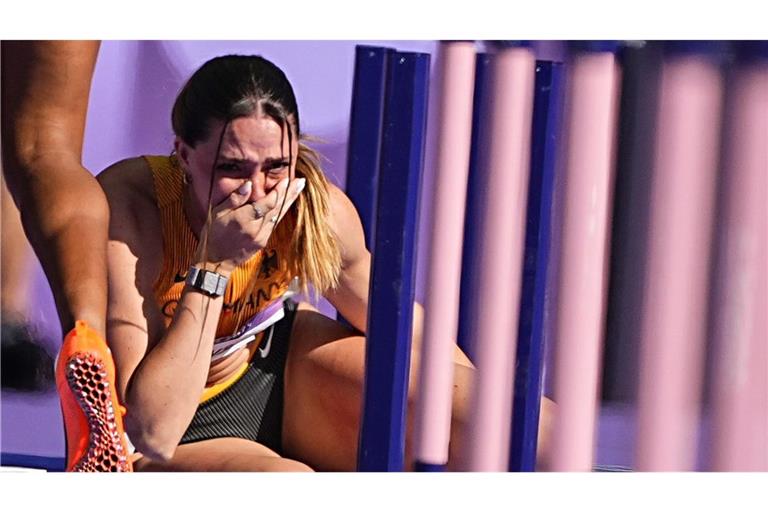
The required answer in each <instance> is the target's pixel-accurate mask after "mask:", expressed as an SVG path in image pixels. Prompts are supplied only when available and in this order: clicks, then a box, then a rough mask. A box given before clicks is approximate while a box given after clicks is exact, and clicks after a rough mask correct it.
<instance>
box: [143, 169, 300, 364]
mask: <svg viewBox="0 0 768 512" xmlns="http://www.w3.org/2000/svg"><path fill="white" fill-rule="evenodd" d="M144 159H145V160H146V162H147V164H148V165H149V168H150V169H151V171H152V176H153V178H154V183H155V191H156V196H157V206H158V209H159V211H160V220H161V229H162V236H163V261H162V267H161V270H160V272H159V274H158V276H157V277H156V279H155V282H154V286H153V291H154V296H155V301H156V302H157V305H158V306H159V308H160V310H161V311H162V314H163V317H164V320H165V325H166V327H167V326H168V325H169V324H170V322H171V320H172V319H173V315H174V312H175V310H176V306H177V305H178V303H179V300H180V299H181V293H182V290H183V289H184V282H185V280H186V277H187V272H188V271H189V268H190V266H191V265H192V263H193V261H192V260H193V257H194V255H195V251H196V250H197V245H198V238H197V235H195V233H193V232H192V229H191V228H190V226H189V223H188V222H187V218H186V215H185V214H184V206H183V204H184V202H183V198H184V181H183V171H182V170H181V167H180V166H179V163H178V161H177V159H176V157H175V156H170V157H167V156H145V157H144ZM294 226H295V216H294V215H292V214H291V212H289V214H286V215H285V217H284V218H283V219H282V220H281V221H280V223H279V224H278V225H277V227H276V228H275V232H274V233H273V234H272V236H271V237H270V239H269V242H268V243H267V246H266V247H265V248H264V249H262V250H261V251H259V252H258V253H256V254H255V255H254V256H253V257H251V258H250V259H249V260H248V261H246V262H245V263H243V264H241V265H240V266H238V267H237V268H236V269H235V270H234V271H233V272H232V275H231V276H230V279H229V283H228V284H227V289H226V291H225V292H224V305H223V307H222V312H221V316H220V318H219V324H218V327H217V329H216V340H215V341H214V347H213V354H212V361H216V360H218V359H221V358H223V357H225V356H227V355H229V354H231V353H232V352H234V351H236V350H238V349H239V348H241V347H243V346H245V345H248V344H251V343H253V342H256V343H257V344H258V343H260V342H261V338H262V336H261V334H263V331H264V330H265V329H266V328H267V327H269V326H270V325H271V324H273V323H275V322H276V321H278V320H279V319H280V318H282V315H283V310H282V307H281V306H282V301H283V299H284V298H286V297H288V296H290V295H292V294H293V293H295V289H294V288H295V287H294V286H292V283H293V282H294V280H293V276H292V275H291V272H290V271H289V269H288V265H287V259H286V257H285V256H286V255H287V254H288V251H289V250H290V241H291V237H292V234H293V229H294ZM251 287H252V292H251V293H250V294H248V293H247V292H248V289H249V288H251ZM244 370H245V368H243V371H244ZM238 373H239V374H240V373H241V372H238Z"/></svg>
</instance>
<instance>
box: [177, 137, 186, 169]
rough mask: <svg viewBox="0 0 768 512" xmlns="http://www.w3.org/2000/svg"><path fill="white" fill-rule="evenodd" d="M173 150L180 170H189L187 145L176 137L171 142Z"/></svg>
mask: <svg viewBox="0 0 768 512" xmlns="http://www.w3.org/2000/svg"><path fill="white" fill-rule="evenodd" d="M173 149H174V151H175V152H176V157H177V158H178V159H179V163H180V164H181V167H182V169H189V151H190V147H189V145H187V143H186V142H184V141H183V140H181V139H180V138H179V137H176V138H175V139H174V140H173Z"/></svg>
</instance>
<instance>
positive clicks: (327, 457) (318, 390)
mask: <svg viewBox="0 0 768 512" xmlns="http://www.w3.org/2000/svg"><path fill="white" fill-rule="evenodd" d="M418 359H419V351H418V346H414V347H412V356H411V372H410V379H409V383H410V384H409V393H408V395H409V399H408V402H409V411H410V410H411V409H412V407H413V402H414V399H415V396H416V393H415V388H416V382H417V381H416V372H417V370H418V367H419V364H418V363H419V361H418ZM364 366H365V338H364V337H362V336H359V335H356V334H355V333H354V332H353V331H352V330H351V329H349V328H348V327H346V326H344V325H342V324H340V323H338V322H336V321H334V320H332V319H330V318H328V317H326V316H324V315H322V314H320V313H319V312H317V311H316V310H314V308H312V307H311V306H309V305H307V304H302V305H301V306H300V308H299V311H298V312H297V314H296V318H295V320H294V328H293V334H292V336H291V347H290V351H289V354H288V362H287V367H286V376H285V409H284V417H283V446H284V448H285V452H286V454H287V455H289V456H291V457H294V458H297V459H299V460H303V461H305V462H307V463H308V464H310V465H311V466H312V467H314V468H315V469H317V470H330V471H333V470H336V471H353V470H354V469H355V466H356V462H357V444H358V432H359V427H360V412H361V397H362V386H363V374H364ZM473 371H474V370H473V369H472V368H470V367H467V366H465V365H463V364H459V363H457V364H456V365H455V379H454V381H455V384H454V400H453V406H454V408H453V421H452V426H451V438H452V440H453V441H452V446H451V458H452V459H454V460H451V462H452V463H453V462H455V457H454V453H455V454H458V453H459V450H458V449H457V448H458V446H459V445H460V443H461V438H462V435H463V431H464V428H463V427H464V423H465V419H466V412H467V406H468V397H469V384H470V380H471V378H472V374H473ZM413 416H414V415H413V414H410V413H409V414H408V422H407V435H406V469H410V468H411V466H412V457H411V453H412V450H411V445H410V438H411V437H412V436H411V435H410V432H411V430H412V428H413V421H412V418H413Z"/></svg>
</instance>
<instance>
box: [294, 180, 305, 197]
mask: <svg viewBox="0 0 768 512" xmlns="http://www.w3.org/2000/svg"><path fill="white" fill-rule="evenodd" d="M296 181H297V182H298V183H296V193H297V194H298V193H299V192H301V191H302V190H304V187H305V186H306V184H307V180H306V178H299V179H298V180H296Z"/></svg>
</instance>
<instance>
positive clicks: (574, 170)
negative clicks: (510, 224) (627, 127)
mask: <svg viewBox="0 0 768 512" xmlns="http://www.w3.org/2000/svg"><path fill="white" fill-rule="evenodd" d="M568 84H569V85H568V89H567V96H566V105H565V107H566V112H565V115H566V117H565V120H566V121H565V123H566V124H565V127H564V128H565V132H564V140H565V154H564V160H563V164H564V173H565V175H564V189H563V199H562V201H563V211H562V215H563V221H562V237H561V242H560V243H561V245H560V251H561V252H560V256H559V259H560V268H559V271H558V276H559V279H558V285H557V286H558V289H557V312H556V332H555V375H554V378H555V383H554V384H555V385H554V393H555V395H554V399H555V402H556V403H557V416H556V418H555V427H554V433H553V439H552V451H551V453H552V460H551V464H550V469H551V470H553V471H591V470H592V463H593V455H594V437H595V421H596V420H595V418H596V415H597V405H598V404H597V401H598V386H599V383H600V378H599V377H600V369H601V362H600V358H601V355H602V341H603V331H604V324H605V300H606V290H607V276H608V272H607V268H608V263H609V259H608V248H609V239H610V218H611V211H612V203H611V198H612V195H613V194H612V185H613V173H614V157H615V146H616V143H615V138H616V131H617V129H616V122H617V109H618V97H619V88H620V73H619V69H618V65H617V63H616V59H615V56H614V54H613V53H611V52H595V53H586V52H585V53H577V54H575V55H574V56H573V57H572V60H571V69H570V75H569V78H568Z"/></svg>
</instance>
